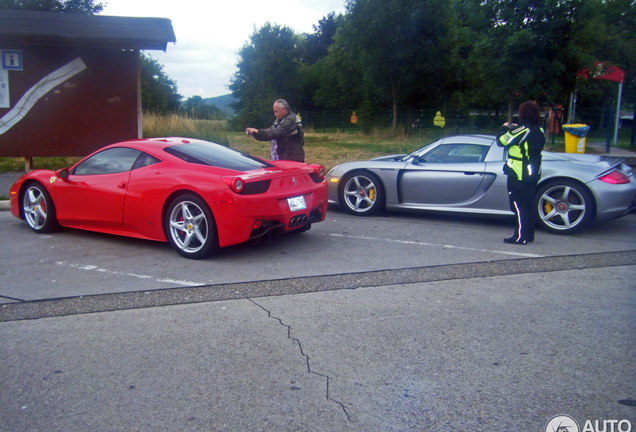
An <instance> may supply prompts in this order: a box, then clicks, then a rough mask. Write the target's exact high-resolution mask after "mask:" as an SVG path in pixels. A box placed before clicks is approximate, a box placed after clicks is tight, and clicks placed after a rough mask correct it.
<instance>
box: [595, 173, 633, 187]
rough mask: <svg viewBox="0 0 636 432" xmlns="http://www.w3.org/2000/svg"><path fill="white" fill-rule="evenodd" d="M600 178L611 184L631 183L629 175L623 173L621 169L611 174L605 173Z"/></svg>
mask: <svg viewBox="0 0 636 432" xmlns="http://www.w3.org/2000/svg"><path fill="white" fill-rule="evenodd" d="M599 180H600V181H602V182H605V183H610V184H625V183H629V177H627V176H626V175H625V174H623V173H622V172H620V171H616V170H614V171H612V172H611V173H609V174H605V175H604V176H602V177H599Z"/></svg>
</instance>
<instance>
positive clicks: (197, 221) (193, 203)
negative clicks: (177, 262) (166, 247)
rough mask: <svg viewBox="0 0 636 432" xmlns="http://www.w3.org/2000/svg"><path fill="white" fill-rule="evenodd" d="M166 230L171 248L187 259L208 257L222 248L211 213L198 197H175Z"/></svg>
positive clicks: (189, 195)
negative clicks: (219, 244)
mask: <svg viewBox="0 0 636 432" xmlns="http://www.w3.org/2000/svg"><path fill="white" fill-rule="evenodd" d="M164 229H165V232H166V237H167V238H168V242H169V243H170V245H171V246H172V247H173V248H175V249H176V251H177V252H179V254H180V255H181V256H184V257H186V258H190V259H201V258H205V257H208V256H210V255H211V254H212V253H214V252H216V250H217V249H218V248H219V246H218V243H219V239H218V235H217V229H216V222H215V221H214V217H213V216H212V211H211V210H210V208H209V207H208V205H207V204H206V202H205V201H203V199H201V198H200V197H199V196H198V195H194V194H183V195H180V196H178V197H176V198H174V199H173V200H172V201H171V202H170V204H169V205H168V209H167V211H166V215H165V218H164Z"/></svg>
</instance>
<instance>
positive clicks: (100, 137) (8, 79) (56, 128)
mask: <svg viewBox="0 0 636 432" xmlns="http://www.w3.org/2000/svg"><path fill="white" fill-rule="evenodd" d="M168 42H172V43H174V42H176V38H175V35H174V31H173V29H172V23H171V21H170V20H169V19H165V18H133V17H113V16H99V15H77V14H62V13H48V12H25V11H12V10H0V156H3V157H24V158H25V160H26V163H27V169H30V161H31V160H32V158H33V157H34V156H84V155H86V154H88V153H90V152H92V151H94V150H97V149H99V148H100V147H102V146H104V145H107V144H110V143H113V142H117V141H123V140H127V139H134V138H141V130H142V129H141V128H142V124H141V112H142V111H141V82H140V65H141V63H140V50H163V51H165V50H166V47H167V44H168Z"/></svg>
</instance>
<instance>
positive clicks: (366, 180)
mask: <svg viewBox="0 0 636 432" xmlns="http://www.w3.org/2000/svg"><path fill="white" fill-rule="evenodd" d="M339 193H340V203H341V205H342V207H343V208H344V209H345V210H346V211H347V212H349V213H351V214H355V215H359V216H362V215H372V214H376V213H377V212H379V211H380V210H381V209H382V208H384V190H383V189H382V184H381V183H380V179H378V177H377V176H376V175H375V174H372V173H370V172H354V173H351V174H347V175H346V176H344V177H343V178H342V184H341V186H340V190H339Z"/></svg>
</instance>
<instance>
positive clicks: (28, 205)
mask: <svg viewBox="0 0 636 432" xmlns="http://www.w3.org/2000/svg"><path fill="white" fill-rule="evenodd" d="M22 212H23V214H24V220H25V221H26V223H27V224H28V225H29V228H31V229H32V230H33V231H35V232H36V233H49V232H51V231H55V230H56V229H57V227H58V223H57V215H56V212H55V205H54V204H53V200H52V199H51V195H49V192H48V191H47V190H46V189H45V188H44V186H42V185H41V184H39V183H31V184H29V185H28V186H27V188H26V189H25V190H24V193H23V194H22Z"/></svg>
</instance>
